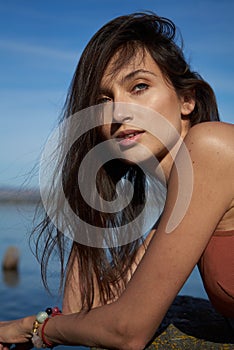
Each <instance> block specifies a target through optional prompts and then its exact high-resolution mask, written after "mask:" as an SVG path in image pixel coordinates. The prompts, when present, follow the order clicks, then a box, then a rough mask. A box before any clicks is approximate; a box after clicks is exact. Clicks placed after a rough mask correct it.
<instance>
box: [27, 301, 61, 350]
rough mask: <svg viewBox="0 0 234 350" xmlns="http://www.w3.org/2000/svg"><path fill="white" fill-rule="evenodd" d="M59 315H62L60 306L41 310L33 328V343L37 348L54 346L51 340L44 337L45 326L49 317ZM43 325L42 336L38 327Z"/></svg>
mask: <svg viewBox="0 0 234 350" xmlns="http://www.w3.org/2000/svg"><path fill="white" fill-rule="evenodd" d="M57 315H61V311H60V310H59V308H58V307H57V306H56V307H54V308H47V309H46V311H40V312H39V313H38V314H37V316H36V320H35V321H34V322H33V328H32V332H31V333H32V339H31V341H32V343H33V346H34V347H35V348H38V349H41V348H46V347H52V344H50V343H49V342H47V341H45V337H44V328H45V324H46V323H47V322H48V320H49V317H50V316H51V317H54V316H57ZM41 324H42V325H43V326H42V330H43V331H41V332H42V336H41V337H40V336H39V334H38V329H39V326H40V325H41Z"/></svg>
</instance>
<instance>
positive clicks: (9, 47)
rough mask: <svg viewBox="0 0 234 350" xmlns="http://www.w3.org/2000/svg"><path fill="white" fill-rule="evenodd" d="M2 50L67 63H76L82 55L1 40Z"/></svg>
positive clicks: (15, 41) (22, 42) (17, 41)
mask: <svg viewBox="0 0 234 350" xmlns="http://www.w3.org/2000/svg"><path fill="white" fill-rule="evenodd" d="M0 49H1V50H4V51H8V52H9V51H10V52H16V53H20V54H23V55H24V54H26V55H28V54H31V55H35V56H37V57H38V56H43V57H46V58H50V59H56V60H61V61H67V62H74V61H76V60H77V57H78V56H79V55H80V54H79V53H77V52H74V51H67V49H64V50H60V49H53V48H50V47H47V46H42V45H35V44H32V43H27V42H24V41H19V40H15V39H13V40H9V39H4V38H0Z"/></svg>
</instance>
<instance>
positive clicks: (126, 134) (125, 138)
mask: <svg viewBox="0 0 234 350" xmlns="http://www.w3.org/2000/svg"><path fill="white" fill-rule="evenodd" d="M143 133H144V131H142V130H124V131H122V132H120V133H119V134H118V135H117V136H116V140H117V142H118V143H119V144H120V145H122V146H130V145H132V144H133V143H135V142H136V141H137V140H138V139H139V138H140V137H141V135H142V134H143Z"/></svg>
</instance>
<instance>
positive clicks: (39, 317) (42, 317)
mask: <svg viewBox="0 0 234 350" xmlns="http://www.w3.org/2000/svg"><path fill="white" fill-rule="evenodd" d="M48 317H49V315H48V314H47V312H45V311H40V312H39V313H38V314H37V316H36V321H38V322H39V323H43V322H44V321H45V320H46V319H47V318H48Z"/></svg>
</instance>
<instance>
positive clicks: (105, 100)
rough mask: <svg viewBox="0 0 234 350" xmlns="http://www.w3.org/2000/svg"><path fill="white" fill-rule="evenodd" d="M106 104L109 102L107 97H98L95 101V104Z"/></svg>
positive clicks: (109, 99)
mask: <svg viewBox="0 0 234 350" xmlns="http://www.w3.org/2000/svg"><path fill="white" fill-rule="evenodd" d="M107 102H111V98H110V97H107V96H103V97H99V98H98V99H97V103H98V104H101V103H107Z"/></svg>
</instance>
